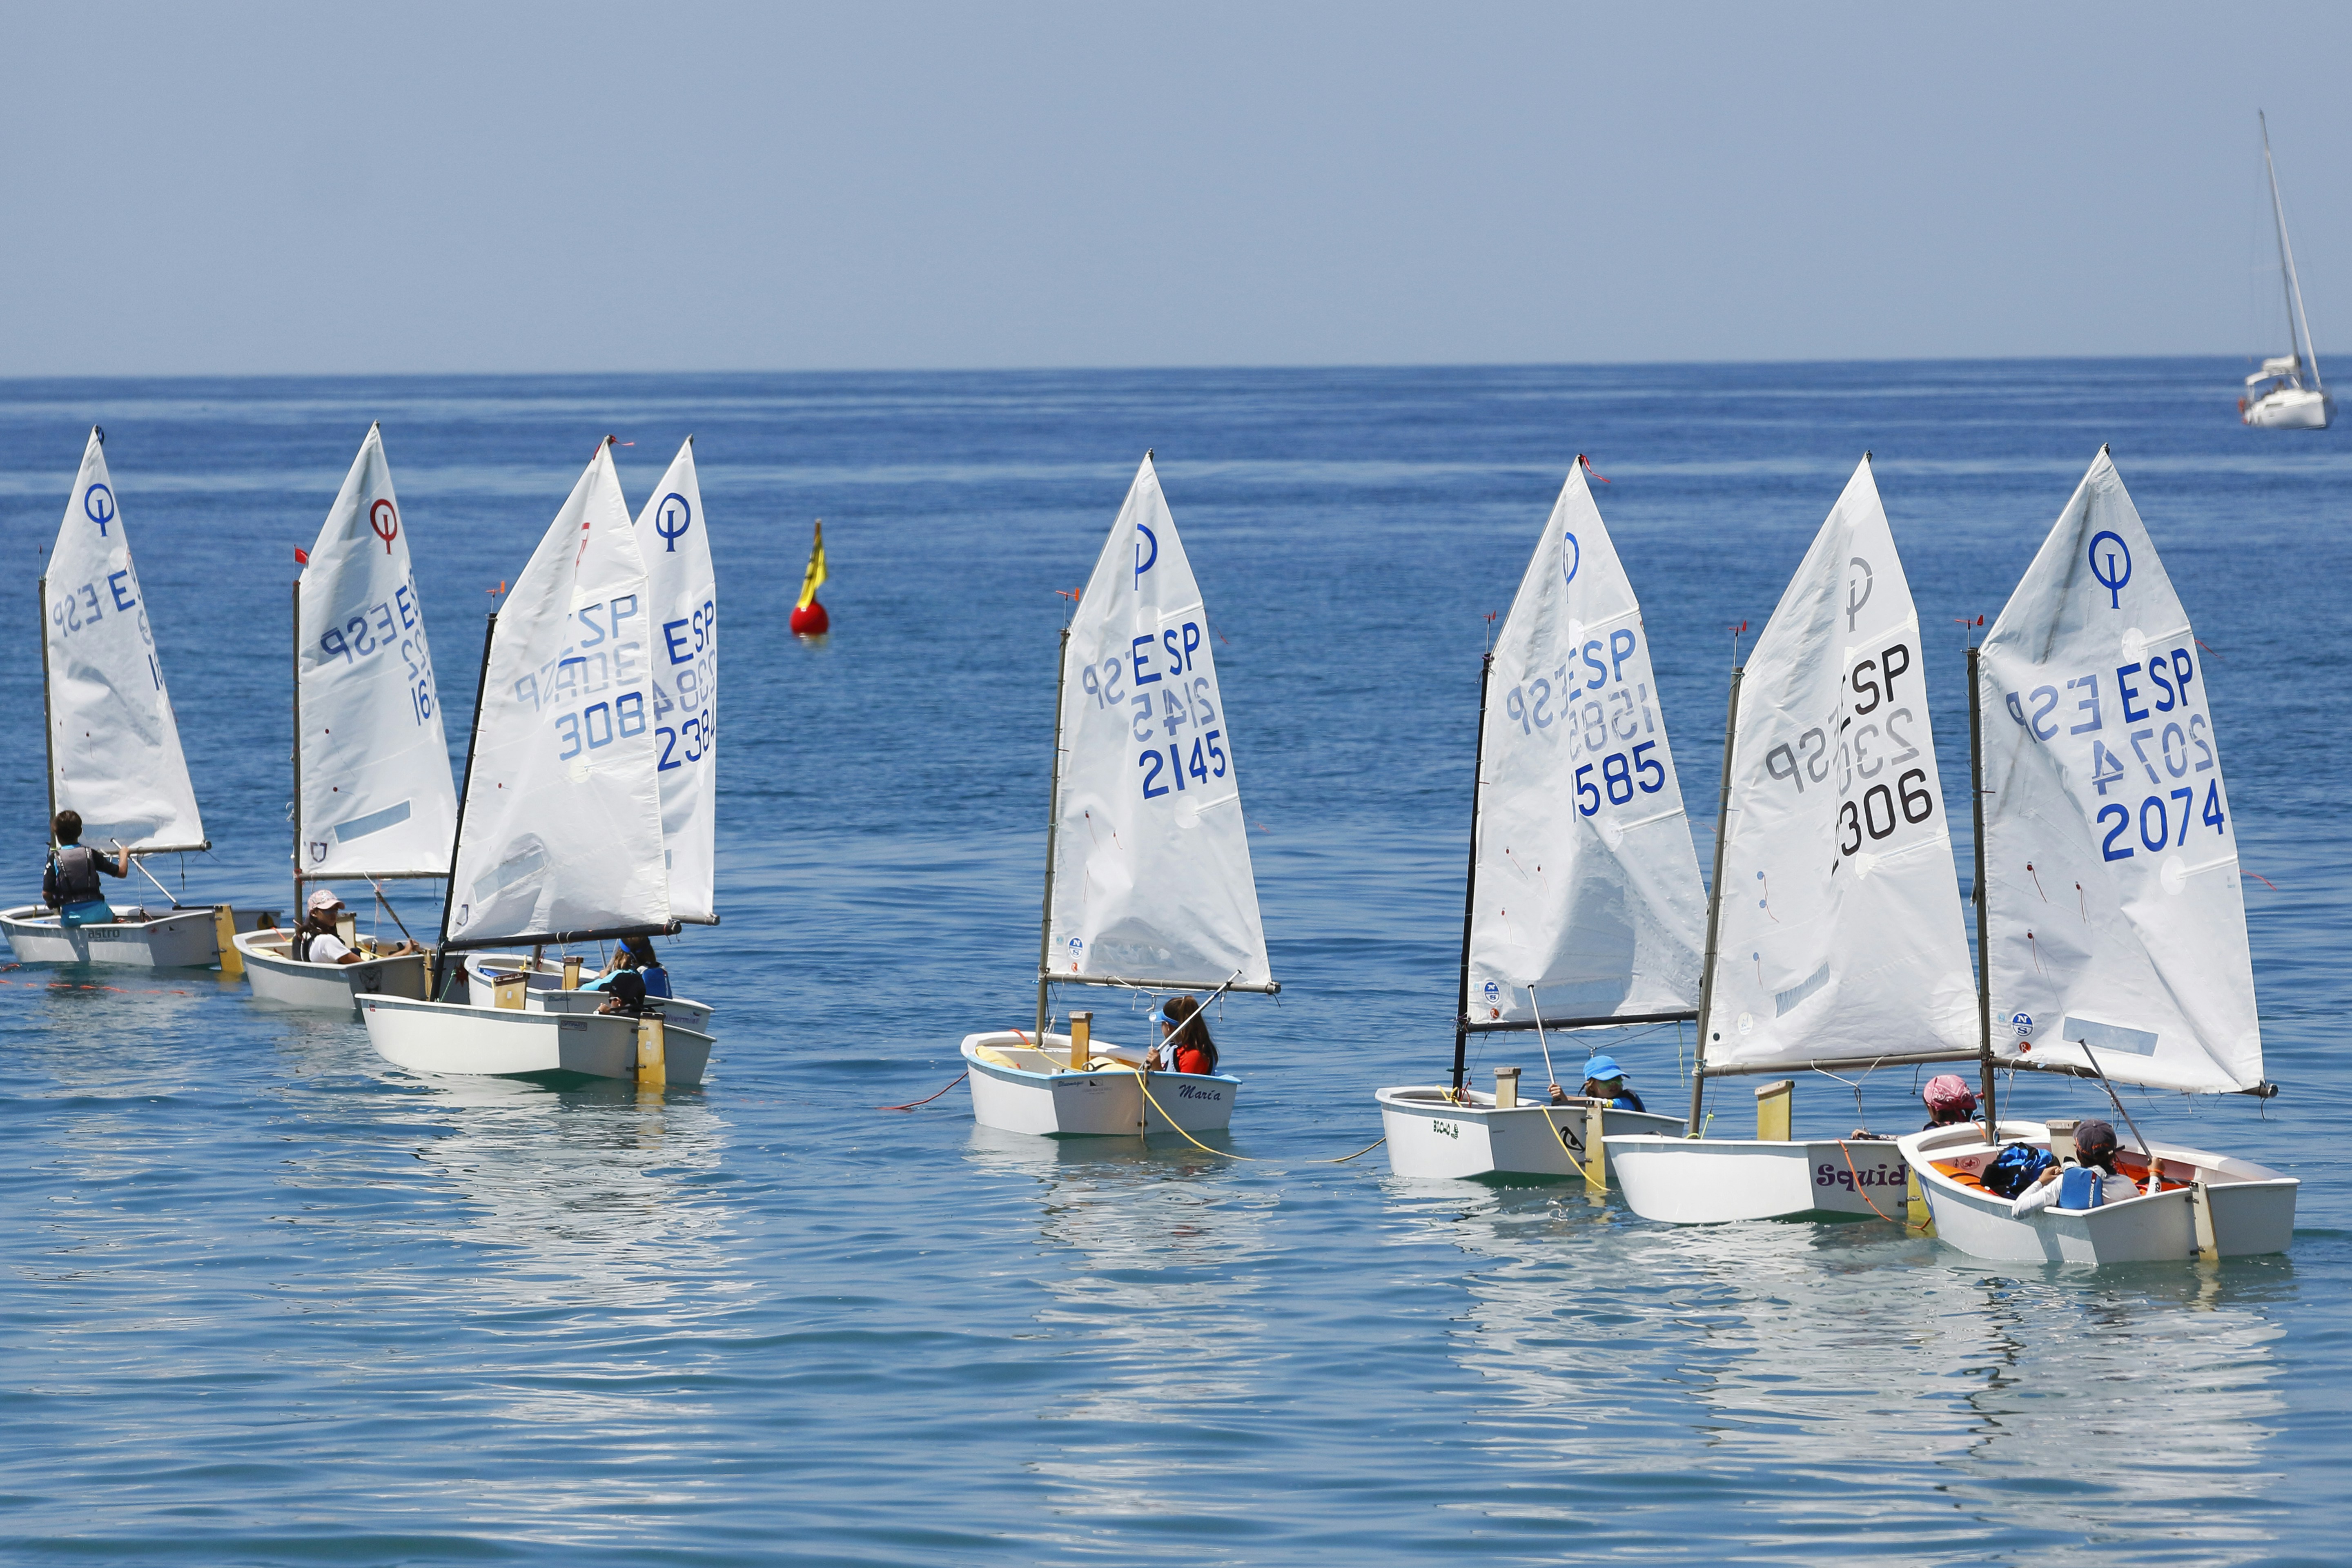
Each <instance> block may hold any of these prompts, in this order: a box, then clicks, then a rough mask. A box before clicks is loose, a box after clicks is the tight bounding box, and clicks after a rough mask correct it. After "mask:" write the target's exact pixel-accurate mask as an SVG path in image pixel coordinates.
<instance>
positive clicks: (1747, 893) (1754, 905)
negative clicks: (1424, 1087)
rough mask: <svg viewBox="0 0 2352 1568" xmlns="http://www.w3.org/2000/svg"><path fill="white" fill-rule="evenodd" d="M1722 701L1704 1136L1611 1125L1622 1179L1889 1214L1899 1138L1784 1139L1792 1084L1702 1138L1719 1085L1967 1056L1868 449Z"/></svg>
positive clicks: (1707, 1200)
mask: <svg viewBox="0 0 2352 1568" xmlns="http://www.w3.org/2000/svg"><path fill="white" fill-rule="evenodd" d="M1732 710H1733V716H1732V721H1731V724H1730V731H1731V742H1730V746H1729V754H1728V755H1727V759H1726V763H1725V767H1724V777H1725V792H1724V801H1723V807H1722V810H1723V826H1722V827H1721V828H1720V829H1719V830H1718V832H1717V850H1716V876H1715V889H1714V893H1713V896H1712V898H1711V900H1710V901H1709V905H1708V915H1707V921H1708V931H1707V952H1706V977H1705V981H1704V984H1703V986H1702V990H1701V995H1700V1000H1699V1029H1698V1036H1699V1066H1698V1068H1697V1070H1696V1072H1695V1073H1694V1075H1693V1078H1692V1083H1691V1117H1690V1121H1691V1127H1692V1129H1693V1131H1694V1132H1695V1133H1697V1134H1699V1136H1695V1137H1691V1138H1686V1139H1685V1138H1661V1137H1632V1138H1626V1139H1623V1140H1621V1141H1620V1142H1618V1143H1617V1145H1616V1147H1615V1149H1614V1151H1613V1153H1614V1155H1615V1159H1616V1164H1617V1174H1618V1180H1619V1183H1620V1184H1621V1185H1622V1188H1623V1190H1624V1194H1625V1201H1626V1203H1627V1204H1628V1205H1631V1206H1632V1208H1633V1212H1634V1213H1636V1214H1638V1215H1642V1216H1643V1218H1645V1219H1656V1220H1666V1221H1672V1222H1675V1223H1680V1224H1702V1223H1712V1222H1717V1221H1724V1220H1737V1219H1769V1218H1795V1217H1811V1216H1818V1215H1857V1216H1861V1217H1864V1218H1867V1217H1869V1216H1870V1215H1879V1216H1881V1217H1884V1218H1894V1217H1895V1216H1896V1215H1898V1214H1899V1213H1900V1212H1901V1210H1900V1208H1899V1205H1900V1204H1901V1203H1902V1201H1903V1197H1904V1192H1905V1173H1904V1166H1903V1161H1902V1158H1901V1156H1900V1154H1899V1152H1897V1150H1896V1148H1895V1143H1894V1142H1892V1141H1888V1140H1882V1139H1853V1138H1849V1139H1800V1138H1795V1137H1792V1136H1791V1132H1790V1114H1789V1099H1788V1096H1789V1094H1790V1092H1791V1091H1792V1089H1793V1080H1790V1081H1784V1082H1782V1083H1777V1084H1773V1085H1770V1086H1768V1088H1767V1089H1765V1090H1763V1091H1760V1092H1759V1098H1758V1101H1757V1104H1758V1129H1757V1132H1758V1135H1757V1137H1755V1138H1753V1139H1729V1138H1707V1137H1705V1136H1704V1133H1705V1131H1706V1122H1705V1120H1704V1098H1705V1093H1706V1083H1707V1080H1708V1079H1713V1078H1720V1077H1725V1076H1730V1075H1740V1074H1757V1073H1783V1072H1793V1071H1797V1070H1801V1069H1804V1068H1819V1069H1828V1070H1845V1071H1851V1070H1856V1069H1866V1068H1872V1067H1877V1066H1891V1065H1895V1064H1903V1065H1909V1064H1913V1063H1919V1062H1936V1061H1953V1060H1967V1059H1969V1058H1973V1057H1974V1056H1975V1055H1976V1054H1977V1053H1976V1050H1975V1044H1976V1041H1975V1029H1974V1019H1973V1017H1972V1007H1973V996H1972V987H1971V985H1970V983H1969V954H1968V943H1967V938H1966V936H1965V934H1964V930H1963V928H1962V926H1961V924H1960V905H1959V887H1958V879H1957V878H1956V877H1955V876H1954V875H1953V868H1952V844H1951V833H1950V830H1949V825H1948V821H1947V819H1946V816H1945V808H1944V800H1943V791H1942V786H1941V784H1939V783H1938V781H1937V772H1936V754H1935V742H1934V738H1933V734H1932V727H1931V725H1930V723H1929V718H1928V710H1927V660H1926V649H1925V647H1924V646H1923V644H1922V641H1921V638H1920V635H1919V616H1918V612H1917V610H1916V607H1915V605H1913V603H1912V599H1911V587H1910V584H1909V583H1908V581H1907V580H1906V577H1905V575H1904V571H1903V563H1902V560H1901V558H1900V557H1899V556H1898V555H1897V554H1896V553H1895V537H1894V534H1893V533H1892V532H1891V531H1889V529H1888V527H1887V522H1886V510H1885V506H1884V505H1883V504H1882V502H1881V501H1880V499H1879V494H1878V486H1877V483H1876V481H1875V480H1874V478H1873V477H1872V473H1871V467H1870V458H1869V457H1868V456H1867V455H1864V458H1863V460H1862V463H1861V464H1860V466H1858V467H1857V468H1855V469H1854V472H1853V479H1851V480H1850V481H1849V482H1848V483H1847V485H1846V487H1845V490H1844V493H1843V494H1842V495H1840V496H1839V498H1838V500H1837V504H1836V505H1835V506H1834V507H1832V509H1831V510H1830V514H1829V517H1828V519H1827V520H1826V521H1824V522H1823V523H1822V528H1821V531H1820V532H1819V533H1818V534H1817V535H1816V536H1815V537H1814V540H1813V543H1812V548H1811V550H1809V551H1808V552H1806V554H1805V559H1804V562H1803V563H1802V564H1801V565H1800V566H1799V567H1798V568H1797V574H1796V575H1795V577H1793V578H1792V579H1790V584H1789V586H1788V589H1787V591H1786V592H1784V593H1783V594H1782V595H1780V605H1779V606H1778V607H1777V608H1775V609H1774V610H1773V612H1772V619H1771V622H1770V624H1769V625H1768V626H1766V627H1765V628H1764V634H1763V636H1762V637H1759V638H1758V639H1757V643H1756V649H1755V652H1754V655H1753V656H1752V658H1750V660H1749V662H1748V665H1747V666H1746V667H1745V668H1744V669H1743V670H1741V671H1735V672H1734V677H1733V698H1732Z"/></svg>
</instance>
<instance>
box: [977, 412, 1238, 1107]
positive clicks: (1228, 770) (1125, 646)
mask: <svg viewBox="0 0 2352 1568" xmlns="http://www.w3.org/2000/svg"><path fill="white" fill-rule="evenodd" d="M1212 641H1213V638H1212V637H1210V636H1209V617H1208V612H1207V610H1206V609H1205V608H1204V607H1203V606H1202V602H1201V589H1200V585H1199V584H1198V583H1196V582H1195V581H1194V580H1193V577H1192V563H1191V562H1190V561H1189V560H1188V559H1187V558H1186V556H1185V553H1184V545H1183V542H1182V541H1181V539H1179V538H1178V537H1177V535H1176V520H1175V519H1174V518H1173V517H1172V516H1171V515H1170V513H1169V510H1168V502H1167V500H1166V499H1165V498H1164V497H1162V496H1161V494H1160V476H1159V475H1158V474H1157V473H1156V472H1155V471H1154V470H1153V468H1152V466H1151V454H1150V453H1149V452H1147V453H1145V454H1144V458H1143V464H1142V467H1141V468H1139V469H1137V471H1136V475H1135V483H1134V484H1133V485H1132V486H1131V487H1130V488H1129V490H1128V493H1127V504H1126V505H1124V506H1123V507H1121V508H1120V509H1119V513H1118V521H1117V522H1115V523H1114V524H1112V526H1111V531H1110V537H1109V539H1108V541H1106V542H1104V545H1103V549H1102V554H1101V555H1100V557H1099V558H1097V561H1096V563H1095V570H1094V575H1093V576H1092V577H1090V578H1089V579H1088V580H1087V585H1086V588H1085V590H1084V591H1083V592H1082V593H1081V595H1079V600H1078V607H1077V613H1076V615H1075V616H1073V617H1072V619H1071V623H1070V625H1068V626H1065V627H1064V628H1063V630H1062V646H1061V671H1060V674H1059V676H1058V678H1057V679H1056V681H1055V721H1054V768H1053V789H1052V808H1051V811H1050V812H1049V814H1048V816H1047V818H1046V826H1045V918H1044V920H1043V921H1042V922H1041V923H1042V930H1041V931H1040V936H1039V946H1038V952H1037V1016H1036V1027H1035V1029H1034V1031H1033V1032H1030V1033H1025V1034H1024V1032H1022V1031H1021V1030H1018V1029H997V1030H988V1031H983V1032H982V1033H979V1034H974V1035H967V1036H966V1037H964V1040H963V1045H962V1047H961V1049H962V1055H963V1059H964V1066H965V1068H966V1069H967V1071H968V1074H969V1079H968V1081H969V1082H970V1084H971V1113H972V1118H973V1120H975V1121H978V1122H979V1123H980V1124H981V1125H982V1126H984V1127H994V1128H999V1129H1002V1130H1003V1131H1008V1132H1034V1133H1042V1134H1045V1135H1047V1136H1069V1135H1073V1134H1085V1133H1128V1134H1134V1133H1141V1134H1144V1135H1146V1136H1149V1135H1150V1133H1152V1132H1156V1131H1167V1130H1168V1129H1169V1128H1170V1127H1171V1125H1172V1126H1175V1127H1181V1128H1182V1129H1183V1130H1184V1131H1187V1132H1194V1133H1198V1132H1211V1131H1221V1130H1223V1128H1225V1127H1226V1126H1227V1125H1228V1124H1229V1123H1230V1122H1231V1121H1232V1120H1233V1114H1234V1100H1235V1099H1236V1097H1237V1096H1238V1095H1239V1094H1240V1092H1241V1080H1240V1079H1236V1078H1234V1077H1233V1076H1232V1075H1231V1074H1227V1073H1178V1072H1146V1071H1145V1070H1144V1063H1145V1060H1146V1052H1145V1049H1144V1048H1142V1047H1118V1046H1113V1045H1110V1044H1108V1043H1107V1042H1106V1041H1103V1040H1100V1039H1097V1038H1095V1037H1093V1034H1092V1027H1091V1026H1092V1016H1091V1015H1090V1014H1088V1013H1086V1012H1078V1013H1074V1014H1073V1015H1072V1016H1071V1026H1070V1027H1069V1028H1068V1029H1067V1030H1066V1031H1058V1032H1057V1031H1054V1030H1051V1029H1050V1028H1049V1027H1048V1026H1049V1024H1050V1023H1051V1018H1050V1016H1049V1008H1050V1006H1051V1003H1052V998H1051V995H1050V990H1049V988H1050V987H1051V986H1053V985H1055V984H1063V985H1116V986H1123V987H1126V988H1128V989H1129V990H1130V991H1188V990H1189V991H1200V992H1204V993H1208V994H1217V993H1222V992H1227V991H1249V992H1256V993H1260V994H1265V995H1273V994H1276V993H1277V992H1279V991H1280V990H1281V989H1282V987H1281V986H1280V985H1279V984H1276V981H1275V979H1274V975H1273V973H1272V970H1271V967H1270V965H1269V964H1268V963H1267V961H1266V952H1265V930H1264V928H1263V927H1262V926H1261V925H1260V923H1259V921H1258V910H1257V884H1256V882H1255V880H1254V879H1252V877H1251V874H1250V857H1249V837H1248V833H1249V828H1248V824H1247V823H1246V822H1245V821H1244V818H1243V816H1242V804H1241V783H1240V779H1241V774H1240V763H1239V753H1238V752H1236V751H1235V749H1234V740H1233V729H1232V725H1231V722H1230V721H1229V720H1228V719H1227V717H1226V714H1225V704H1224V696H1223V692H1222V691H1220V690H1219V689H1218V686H1217V666H1216V660H1215V658H1214V657H1213V654H1212V652H1211V650H1210V644H1211V642H1212ZM1202 1000H1203V1001H1205V1000H1206V997H1203V998H1202Z"/></svg>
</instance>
